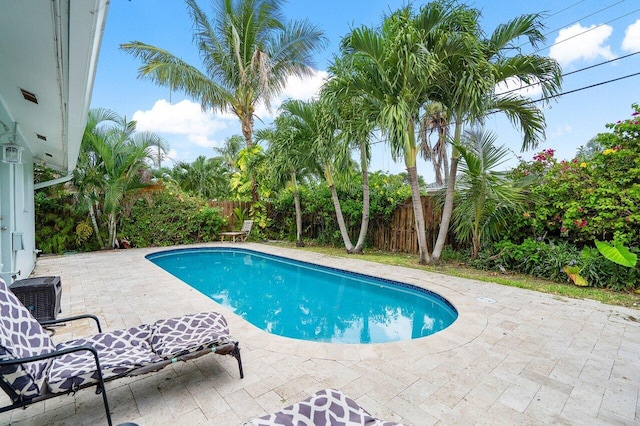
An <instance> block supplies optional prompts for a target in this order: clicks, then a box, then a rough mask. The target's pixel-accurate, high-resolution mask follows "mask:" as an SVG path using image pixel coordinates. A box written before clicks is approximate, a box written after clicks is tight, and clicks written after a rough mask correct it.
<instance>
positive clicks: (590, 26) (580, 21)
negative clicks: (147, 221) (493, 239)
mask: <svg viewBox="0 0 640 426" xmlns="http://www.w3.org/2000/svg"><path fill="white" fill-rule="evenodd" d="M425 3H426V2H424V1H416V2H414V3H413V4H414V6H415V7H416V8H417V7H419V6H420V5H422V4H425ZM403 4H405V2H402V1H393V0H347V1H344V0H343V1H336V0H325V1H322V2H316V1H313V2H312V1H306V0H290V1H289V2H287V3H285V7H284V12H285V15H286V18H287V19H296V20H298V19H307V20H308V21H310V22H311V23H312V24H315V25H317V26H318V27H319V28H320V29H322V30H323V31H324V32H325V34H326V36H327V38H328V39H329V45H328V47H327V49H326V50H325V51H323V52H322V53H320V54H318V55H317V57H316V61H315V62H316V63H315V65H316V67H317V69H318V73H317V75H316V77H315V78H314V79H310V80H308V81H297V80H292V81H291V82H290V84H289V85H288V87H287V89H286V90H285V93H283V95H282V97H281V98H280V99H278V100H275V101H274V102H273V105H275V106H276V107H277V106H278V105H279V104H280V102H281V101H282V100H283V99H286V98H298V99H309V98H310V97H311V96H313V94H314V93H315V91H316V90H317V88H318V87H319V85H320V84H321V81H322V78H323V77H325V76H326V72H325V70H326V68H327V65H328V63H329V62H330V61H331V59H332V57H333V55H334V54H336V53H337V51H338V45H339V43H340V40H341V38H342V37H343V36H344V35H345V34H346V33H347V32H348V31H349V30H350V29H352V28H355V27H358V26H361V25H367V26H376V25H378V24H379V23H380V22H381V19H382V16H383V15H384V14H385V13H388V12H389V11H391V10H395V9H397V8H398V7H401V6H402V5H403ZM467 4H469V5H471V6H473V7H475V8H478V9H480V10H481V11H482V19H481V22H482V25H483V28H484V30H485V31H486V32H491V31H493V29H494V28H495V27H496V25H498V24H500V23H503V22H506V21H507V20H509V19H511V18H513V17H515V16H518V15H520V14H523V13H543V12H544V13H546V15H547V17H546V18H545V19H544V21H543V22H544V23H545V25H546V27H547V28H546V31H545V33H548V35H547V42H546V43H545V46H543V48H542V49H541V50H540V51H539V52H538V54H541V55H548V56H551V57H553V58H554V59H556V60H558V62H559V63H560V64H561V66H562V68H563V72H564V73H570V72H573V71H578V72H575V73H574V74H571V75H568V76H567V77H566V78H565V79H564V83H563V92H568V91H571V90H576V89H580V88H583V87H586V86H590V85H594V84H598V83H601V82H605V81H607V80H611V79H616V78H620V77H624V76H626V75H629V74H635V73H637V72H640V54H638V55H633V56H631V57H628V58H624V59H617V58H621V57H623V56H625V55H629V54H633V53H635V52H638V51H640V4H639V3H638V2H637V0H606V1H603V0H582V1H579V0H567V1H557V0H537V1H529V2H525V1H513V0H475V1H468V2H467ZM200 5H201V7H202V8H203V9H204V10H205V11H206V12H207V13H208V14H209V15H211V13H212V12H211V8H210V6H209V0H206V1H205V0H201V1H200ZM563 39H568V40H567V41H564V42H560V43H558V41H561V40H563ZM134 40H137V41H141V42H145V43H149V44H152V45H155V46H158V47H162V48H164V49H166V50H168V51H170V52H172V53H173V54H175V55H177V56H179V57H181V58H182V59H184V60H186V61H188V62H189V63H191V64H193V65H196V66H199V65H200V63H201V62H200V58H199V56H198V52H197V50H196V48H195V46H194V45H193V44H192V33H191V22H190V20H189V16H188V14H187V9H186V5H185V4H184V2H182V1H180V0H171V1H162V2H158V1H157V0H131V1H125V0H112V1H111V5H110V8H109V14H108V18H107V24H106V28H105V33H104V39H103V43H102V48H101V52H100V59H99V62H98V70H97V74H96V80H95V85H94V91H93V97H92V102H91V106H92V107H94V108H95V107H102V108H108V109H112V110H114V111H116V112H117V113H119V114H121V115H125V116H127V118H128V119H135V120H137V121H138V129H139V130H150V131H154V132H156V133H158V134H160V135H161V136H163V137H164V138H165V139H166V140H167V142H168V143H169V145H170V147H171V152H170V157H171V158H172V159H174V160H176V161H193V160H194V159H195V158H196V157H197V156H198V155H205V156H207V157H211V156H213V155H214V151H213V147H215V146H221V144H222V143H224V140H225V139H226V138H228V137H229V136H231V135H234V134H240V133H241V132H240V125H239V123H238V120H237V119H236V118H235V116H231V115H229V114H215V113H213V112H210V111H209V112H205V113H203V112H202V111H201V110H200V106H199V103H198V102H197V100H193V99H189V98H188V97H186V96H185V95H184V94H182V93H178V92H174V93H169V90H168V89H166V88H164V87H159V86H156V85H155V84H154V83H152V82H151V81H149V80H145V79H142V80H140V79H138V78H137V69H138V67H139V66H140V62H139V61H138V60H136V59H135V58H133V57H132V56H130V55H128V54H126V53H124V52H123V51H121V50H119V48H118V47H119V45H120V44H121V43H126V42H130V41H134ZM532 51H533V49H531V48H530V47H526V46H525V47H523V52H525V53H530V52H532ZM608 60H613V61H612V62H611V63H609V64H606V65H602V66H598V67H594V68H592V69H589V70H585V71H579V70H581V69H582V68H585V67H589V66H592V65H596V64H599V63H601V62H604V61H608ZM530 96H531V98H532V99H538V98H539V94H537V93H535V92H534V93H530ZM634 102H637V103H640V75H638V76H635V77H630V78H627V79H624V80H620V81H617V82H613V83H610V84H603V85H600V86H598V87H595V88H591V89H586V90H582V91H578V92H576V93H572V94H567V95H564V96H562V97H559V98H557V99H556V100H554V101H552V103H551V105H550V107H546V108H545V110H544V112H545V117H546V119H547V131H546V134H547V138H546V141H545V142H543V143H542V144H541V145H540V146H539V147H538V149H536V150H533V151H529V152H525V153H521V152H520V145H521V141H522V137H521V135H520V133H519V132H518V131H516V130H514V129H513V127H512V126H511V125H510V124H509V122H508V121H507V120H506V119H505V118H503V117H498V116H492V117H491V118H489V119H488V120H487V122H486V125H485V127H486V128H487V129H488V130H491V131H493V132H495V133H497V135H498V142H497V143H498V144H499V145H506V146H508V147H509V148H511V149H512V150H513V151H514V157H513V160H511V161H510V162H509V163H507V166H513V165H515V164H517V159H516V155H518V156H522V158H523V159H525V160H530V159H531V157H532V156H533V154H535V152H538V151H539V150H541V149H547V148H553V149H555V150H556V157H557V158H559V159H570V158H573V156H574V155H575V152H576V149H577V148H578V147H579V146H581V145H584V144H586V143H587V141H588V140H589V139H591V138H592V137H593V136H595V135H596V134H597V133H599V132H604V131H606V129H605V124H606V123H610V122H615V121H617V120H620V119H624V118H627V117H629V115H630V114H631V112H632V110H631V104H632V103H634ZM274 114H275V111H273V112H271V113H269V112H268V111H266V110H265V109H264V108H261V109H259V110H258V115H259V117H260V118H261V119H262V121H263V123H265V124H268V123H269V122H270V120H271V119H272V118H273V115H274ZM256 125H257V126H261V125H262V124H261V123H260V121H259V120H256ZM371 169H372V170H383V171H388V172H391V173H399V172H401V171H404V165H403V164H402V162H400V163H397V164H395V163H394V162H393V161H392V160H391V159H390V153H389V149H388V148H387V147H386V146H385V144H384V143H379V144H376V145H375V149H374V151H373V159H372V166H371ZM418 172H419V173H420V174H422V175H423V176H424V177H425V178H426V179H427V180H428V181H432V180H433V172H432V171H431V165H430V164H429V163H425V162H420V163H419V164H418Z"/></svg>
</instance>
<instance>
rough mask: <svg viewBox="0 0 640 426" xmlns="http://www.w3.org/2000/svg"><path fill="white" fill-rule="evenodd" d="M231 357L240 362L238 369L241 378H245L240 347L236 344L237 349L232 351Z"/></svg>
mask: <svg viewBox="0 0 640 426" xmlns="http://www.w3.org/2000/svg"><path fill="white" fill-rule="evenodd" d="M231 355H233V357H234V358H235V359H236V360H237V361H238V369H239V370H240V378H241V379H243V378H244V372H243V371H242V358H240V347H239V346H238V342H236V347H235V348H234V349H233V351H231Z"/></svg>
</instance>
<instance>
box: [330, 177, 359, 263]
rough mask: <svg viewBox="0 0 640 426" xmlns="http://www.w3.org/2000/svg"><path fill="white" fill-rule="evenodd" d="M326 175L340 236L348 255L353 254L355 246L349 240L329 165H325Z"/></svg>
mask: <svg viewBox="0 0 640 426" xmlns="http://www.w3.org/2000/svg"><path fill="white" fill-rule="evenodd" d="M324 175H325V179H326V180H327V184H328V185H329V189H330V190H331V199H332V200H333V208H334V209H335V211H336V220H337V221H338V227H339V228H340V234H341V235H342V241H343V242H344V247H345V248H346V249H347V253H353V244H351V238H349V233H348V232H347V226H346V225H345V223H344V216H343V215H342V208H341V207H340V199H339V198H338V192H337V191H336V186H335V185H334V183H333V175H332V174H331V171H330V169H329V166H328V165H325V168H324Z"/></svg>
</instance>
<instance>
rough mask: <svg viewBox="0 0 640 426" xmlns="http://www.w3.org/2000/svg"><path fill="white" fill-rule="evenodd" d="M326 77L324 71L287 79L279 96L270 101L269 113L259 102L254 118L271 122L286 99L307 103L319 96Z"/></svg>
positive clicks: (327, 74)
mask: <svg viewBox="0 0 640 426" xmlns="http://www.w3.org/2000/svg"><path fill="white" fill-rule="evenodd" d="M328 76H329V73H327V72H326V71H315V72H314V73H313V75H312V76H310V77H304V78H300V77H293V76H292V77H289V78H288V79H287V83H286V85H285V87H284V90H283V91H282V93H281V94H280V96H278V98H277V99H274V100H272V101H271V112H269V111H268V110H267V108H266V107H265V106H264V104H263V103H262V102H260V103H259V104H258V105H256V116H257V117H260V119H261V120H263V121H267V120H273V119H274V118H275V117H277V115H278V113H277V111H278V108H280V106H281V105H282V103H283V102H284V101H286V100H287V99H297V100H301V101H308V100H310V99H312V98H314V97H317V96H318V95H319V94H320V88H321V87H322V84H323V83H324V81H325V80H326V79H327V77H328Z"/></svg>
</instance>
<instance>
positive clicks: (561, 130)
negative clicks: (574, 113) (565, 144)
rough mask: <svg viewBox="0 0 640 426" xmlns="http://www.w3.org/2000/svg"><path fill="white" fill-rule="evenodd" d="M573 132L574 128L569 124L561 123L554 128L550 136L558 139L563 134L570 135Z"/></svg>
mask: <svg viewBox="0 0 640 426" xmlns="http://www.w3.org/2000/svg"><path fill="white" fill-rule="evenodd" d="M571 132H573V128H572V127H571V126H570V125H569V124H561V125H559V126H556V127H555V128H554V129H553V132H552V133H551V134H550V135H549V138H550V139H556V138H559V137H561V136H564V135H568V134H569V133H571Z"/></svg>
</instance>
